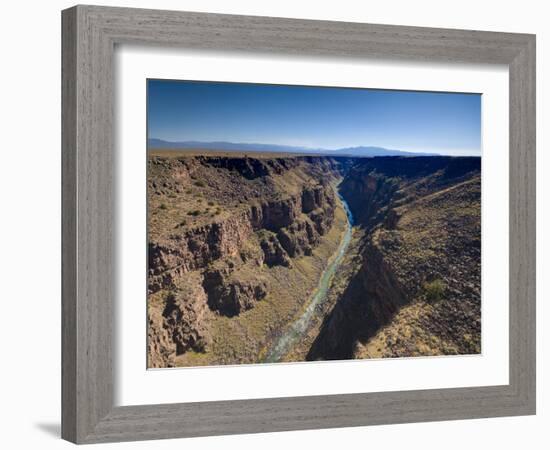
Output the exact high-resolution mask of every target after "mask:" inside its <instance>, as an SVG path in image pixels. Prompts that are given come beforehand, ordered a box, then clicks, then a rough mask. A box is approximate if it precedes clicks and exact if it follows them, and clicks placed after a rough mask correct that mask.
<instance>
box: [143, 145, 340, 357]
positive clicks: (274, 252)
mask: <svg viewBox="0 0 550 450" xmlns="http://www.w3.org/2000/svg"><path fill="white" fill-rule="evenodd" d="M342 164H343V163H342V162H339V161H336V160H332V159H329V158H315V157H314V158H309V157H308V158H301V157H289V158H251V157H246V156H245V157H222V156H187V157H177V158H163V157H158V156H155V157H152V158H151V159H150V161H149V176H150V178H149V181H148V189H149V197H148V198H149V202H150V204H149V210H150V216H149V220H150V221H149V224H150V227H149V243H148V292H149V308H148V311H149V344H148V345H149V353H148V358H149V366H150V367H171V366H173V365H174V364H177V359H178V356H179V355H182V354H185V353H186V352H189V351H194V352H199V353H200V352H204V351H205V349H206V348H208V346H209V345H210V343H211V337H210V334H211V330H210V327H211V323H212V321H213V319H212V318H213V317H216V315H223V316H226V317H235V316H238V315H240V314H242V313H243V312H245V311H247V310H249V309H251V308H253V307H254V306H255V305H256V304H257V303H258V302H260V301H262V300H263V299H264V298H265V297H266V296H267V295H268V294H269V293H270V290H271V289H272V288H273V286H272V285H273V284H275V288H277V286H280V283H284V282H285V274H284V271H285V270H288V269H291V268H292V267H293V262H292V260H293V258H298V257H302V256H308V255H312V254H313V252H314V249H315V247H316V246H317V245H319V243H320V242H321V239H322V236H323V235H325V234H326V233H327V232H328V231H329V230H330V229H331V226H332V223H333V221H334V210H335V206H336V199H335V192H334V189H333V187H332V185H331V184H330V183H329V182H330V181H331V180H333V179H334V177H336V176H340V172H339V171H340V170H341V167H342ZM320 180H321V182H320ZM270 271H273V274H274V275H272V276H270ZM277 283H279V284H277Z"/></svg>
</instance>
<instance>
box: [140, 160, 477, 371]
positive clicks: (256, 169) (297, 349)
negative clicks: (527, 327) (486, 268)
mask: <svg viewBox="0 0 550 450" xmlns="http://www.w3.org/2000/svg"><path fill="white" fill-rule="evenodd" d="M480 163H481V161H480V158H474V157H471V158H469V157H463V158H453V157H438V156H429V157H428V156H426V157H423V156H418V157H400V156H393V157H375V158H357V157H346V156H341V157H340V156H315V155H296V154H292V155H291V154H281V153H278V154H277V153H259V152H258V153H254V152H249V153H246V154H245V153H242V154H235V153H233V152H232V153H230V154H226V153H223V152H218V153H216V152H208V153H205V152H203V153H200V152H197V153H193V152H178V151H152V152H150V154H149V158H148V181H147V183H148V185H147V190H148V283H147V290H148V295H147V312H148V329H147V333H148V336H147V338H148V339H147V342H148V344H147V345H148V349H147V361H148V367H150V368H162V367H187V366H200V365H226V364H243V363H245V364H249V363H257V362H279V361H284V362H292V361H307V360H309V361H319V360H333V359H352V358H376V357H402V356H422V355H423V356H428V355H447V354H472V353H479V352H480V351H481V296H480V291H481V274H480V267H481V229H480V223H481V218H480V215H481V195H480V193H481V173H480V171H481V167H480Z"/></svg>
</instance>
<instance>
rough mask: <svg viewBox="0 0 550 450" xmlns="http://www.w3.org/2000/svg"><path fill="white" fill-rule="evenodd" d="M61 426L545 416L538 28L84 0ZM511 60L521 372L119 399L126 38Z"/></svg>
mask: <svg viewBox="0 0 550 450" xmlns="http://www.w3.org/2000/svg"><path fill="white" fill-rule="evenodd" d="M62 35H63V38H62V207H63V216H62V239H63V243H62V437H63V438H64V439H66V440H69V441H72V442H75V443H79V444H80V443H96V442H117V441H131V440H144V439H162V438H180V437H193V436H210V435H223V434H238V433H260V432H273V431H286V430H304V429H319V428H335V427H350V426H364V425H375V424H390V423H405V422H424V421H435V420H453V419H468V418H483V417H497V416H513V415H528V414H535V410H536V399H535V394H536V379H535V369H536V360H535V263H536V261H535V135H536V133H535V36H534V35H529V34H515V33H495V32H483V31H466V30H451V29H436V28H420V27H409V26H392V25H371V24H361V23H344V22H330V21H310V20H298V19H282V18H270V17H252V16H235V15H222V14H205V13H190V12H181V11H159V10H145V9H130V8H112V7H100V6H75V7H73V8H70V9H67V10H64V11H63V12H62ZM119 44H146V45H155V46H163V47H182V48H190V49H196V50H201V49H204V50H206V49H210V50H211V49H214V50H218V51H233V50H239V51H244V52H247V51H254V52H263V53H266V54H281V53H282V54H293V55H316V56H329V57H335V58H341V57H353V58H359V59H360V58H367V57H368V58H386V59H397V60H403V59H407V60H414V61H434V62H464V63H481V64H505V65H507V66H508V68H509V87H510V90H509V100H510V109H509V114H510V117H509V143H510V153H509V155H510V156H509V157H510V160H509V168H510V179H509V189H510V194H509V195H510V222H509V229H510V240H509V244H510V280H509V293H510V298H509V384H508V385H500V386H484V387H468V388H451V389H428V390H415V391H399V392H376V393H360V394H341V395H320V396H301V397H285V398H274V399H248V400H232V401H213V402H193V403H175V404H160V405H136V406H114V381H113V380H114V373H113V357H114V356H113V339H114V331H113V321H112V318H113V314H115V313H116V311H115V309H114V295H115V291H114V284H115V278H114V277H115V263H116V261H115V260H114V257H113V244H114V239H115V237H114V231H113V230H114V226H113V225H114V223H113V220H114V219H113V217H114V211H115V208H116V206H117V204H116V196H115V194H114V192H113V190H114V184H115V180H114V176H115V175H114V170H113V164H114V161H115V158H116V148H115V146H114V126H113V122H114V108H113V104H114V89H113V86H114V83H113V74H114V64H113V54H114V51H115V46H116V45H119Z"/></svg>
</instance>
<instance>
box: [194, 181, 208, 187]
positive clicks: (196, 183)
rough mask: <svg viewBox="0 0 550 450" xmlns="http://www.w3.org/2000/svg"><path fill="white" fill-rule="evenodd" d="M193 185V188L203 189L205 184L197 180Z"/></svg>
mask: <svg viewBox="0 0 550 450" xmlns="http://www.w3.org/2000/svg"><path fill="white" fill-rule="evenodd" d="M194 184H195V186H198V187H205V186H206V184H205V182H204V181H202V180H197V181H195V183H194Z"/></svg>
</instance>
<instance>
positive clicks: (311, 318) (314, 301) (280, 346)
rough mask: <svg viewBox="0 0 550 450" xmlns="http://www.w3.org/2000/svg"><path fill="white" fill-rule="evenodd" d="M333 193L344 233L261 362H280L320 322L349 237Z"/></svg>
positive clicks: (343, 205) (350, 217)
mask: <svg viewBox="0 0 550 450" xmlns="http://www.w3.org/2000/svg"><path fill="white" fill-rule="evenodd" d="M334 190H335V194H336V198H337V199H338V203H339V206H340V207H341V208H342V209H343V211H344V212H345V216H346V229H345V231H344V233H343V235H342V239H341V241H340V244H339V246H338V248H337V249H336V251H335V252H334V254H333V255H332V256H331V258H330V259H329V261H328V263H327V267H326V268H325V270H324V271H323V273H322V274H321V277H320V279H319V282H318V285H317V287H316V289H315V291H314V292H313V293H312V295H311V297H310V300H309V301H308V302H307V303H306V305H305V308H304V310H303V312H302V314H301V315H300V316H299V317H298V319H296V320H295V321H294V322H292V323H291V324H290V326H288V327H287V328H286V329H285V331H284V332H283V333H282V335H281V336H280V337H279V338H278V339H277V340H276V341H275V342H274V344H273V345H272V346H271V347H270V348H269V350H268V351H267V354H266V356H265V358H264V359H263V361H262V362H267V363H274V362H280V361H282V360H283V358H284V357H285V356H286V355H287V354H289V353H291V352H292V353H293V352H294V347H295V346H296V345H300V343H301V342H302V341H303V338H304V337H305V336H306V335H307V333H308V331H309V330H310V329H311V328H312V325H313V324H315V323H317V322H319V321H320V320H322V318H323V316H322V315H321V314H320V313H322V311H323V309H324V308H323V305H324V303H325V302H326V301H327V298H328V295H329V289H330V287H331V285H332V284H333V281H334V278H335V274H336V273H337V272H338V271H339V269H340V265H341V263H342V261H343V259H344V258H345V256H346V253H347V250H348V247H349V244H350V242H351V239H352V235H353V215H352V213H351V211H350V209H349V207H348V205H347V203H346V201H345V200H344V198H343V197H341V196H340V195H339V194H338V191H337V187H336V186H334ZM294 361H296V359H294Z"/></svg>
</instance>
